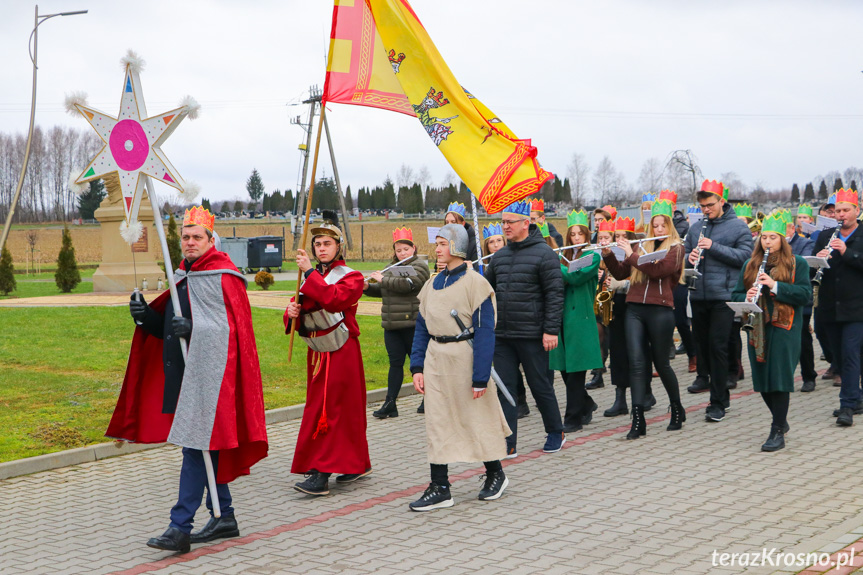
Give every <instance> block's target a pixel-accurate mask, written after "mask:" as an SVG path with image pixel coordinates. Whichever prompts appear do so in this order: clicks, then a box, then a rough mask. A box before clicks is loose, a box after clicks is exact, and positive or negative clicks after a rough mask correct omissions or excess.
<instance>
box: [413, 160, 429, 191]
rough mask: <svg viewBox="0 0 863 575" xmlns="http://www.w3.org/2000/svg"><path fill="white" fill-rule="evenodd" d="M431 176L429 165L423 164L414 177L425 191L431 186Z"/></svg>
mask: <svg viewBox="0 0 863 575" xmlns="http://www.w3.org/2000/svg"><path fill="white" fill-rule="evenodd" d="M431 178H432V177H431V172H430V171H429V168H428V166H426V165H425V164H423V165H422V167H420V169H419V171H418V172H417V173H416V176H415V177H414V182H416V183H417V184H419V185H420V187H421V188H422V189H423V192H425V189H426V188H427V187H429V185H431Z"/></svg>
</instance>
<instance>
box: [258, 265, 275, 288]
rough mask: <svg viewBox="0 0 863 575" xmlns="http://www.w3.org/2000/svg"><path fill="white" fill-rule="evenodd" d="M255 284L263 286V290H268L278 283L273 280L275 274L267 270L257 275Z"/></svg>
mask: <svg viewBox="0 0 863 575" xmlns="http://www.w3.org/2000/svg"><path fill="white" fill-rule="evenodd" d="M255 283H256V284H258V285H259V286H261V289H263V290H268V289H270V286H271V285H273V284H274V283H276V280H275V278H273V274H271V273H270V272H268V271H266V270H261V271H259V272H258V273H257V274H255Z"/></svg>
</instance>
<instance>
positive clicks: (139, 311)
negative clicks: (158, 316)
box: [129, 292, 150, 325]
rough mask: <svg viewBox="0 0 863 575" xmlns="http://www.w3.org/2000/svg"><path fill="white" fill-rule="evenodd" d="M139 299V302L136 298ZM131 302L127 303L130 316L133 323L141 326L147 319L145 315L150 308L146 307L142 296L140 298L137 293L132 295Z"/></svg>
mask: <svg viewBox="0 0 863 575" xmlns="http://www.w3.org/2000/svg"><path fill="white" fill-rule="evenodd" d="M139 297H140V298H141V299H140V300H139V299H137V298H139ZM131 299H132V301H130V302H129V313H130V314H131V315H132V319H134V320H135V323H137V324H138V325H141V323H143V321H144V319H145V318H146V317H147V313H148V312H149V310H150V306H149V305H147V302H146V301H144V296H142V295H141V294H140V293H139V292H135V293H133V294H132V298H131Z"/></svg>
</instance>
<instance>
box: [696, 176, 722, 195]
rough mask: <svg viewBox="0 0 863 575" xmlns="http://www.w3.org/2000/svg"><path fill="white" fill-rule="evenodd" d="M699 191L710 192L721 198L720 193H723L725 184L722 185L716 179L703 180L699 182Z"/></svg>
mask: <svg viewBox="0 0 863 575" xmlns="http://www.w3.org/2000/svg"><path fill="white" fill-rule="evenodd" d="M701 191H702V192H710V193H711V194H716V195H717V196H719V197H720V198H722V197H723V195H722V194H724V193H725V186H723V185H722V182H717V181H716V180H704V182H702V184H701Z"/></svg>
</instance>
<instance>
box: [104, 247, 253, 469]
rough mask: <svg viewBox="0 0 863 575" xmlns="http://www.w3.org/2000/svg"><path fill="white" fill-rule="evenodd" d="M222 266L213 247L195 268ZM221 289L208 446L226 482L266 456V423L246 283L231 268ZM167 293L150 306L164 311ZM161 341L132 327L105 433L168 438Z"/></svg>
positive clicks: (226, 263) (144, 439)
mask: <svg viewBox="0 0 863 575" xmlns="http://www.w3.org/2000/svg"><path fill="white" fill-rule="evenodd" d="M183 266H185V261H183V263H182V264H181V268H183V269H184V267H183ZM220 269H229V270H235V271H236V269H237V268H236V267H234V265H233V264H232V263H231V260H230V258H229V257H228V255H227V254H225V253H224V252H220V251H217V250H215V249H213V248H211V249H210V250H208V251H207V253H205V254H204V255H203V256H201V258H200V259H199V260H197V261H196V262H195V265H194V270H193V271H209V270H220ZM184 281H188V280H184ZM222 293H223V295H224V299H225V312H226V318H227V321H228V324H229V326H230V335H229V343H228V361H227V364H226V367H225V372H224V376H223V379H222V384H221V387H220V389H219V399H218V404H217V407H216V419H215V422H214V425H213V429H212V433H211V436H210V450H212V451H219V466H218V472H217V476H216V481H217V482H218V483H229V482H231V481H233V480H234V479H236V478H237V477H239V476H240V475H248V474H249V468H250V467H251V466H252V465H254V464H255V463H257V462H258V461H260V460H261V459H263V458H264V457H266V456H267V427H266V420H265V415H264V399H263V388H262V384H261V368H260V364H259V363H258V350H257V346H256V345H255V333H254V330H253V328H252V313H251V307H250V306H249V298H248V296H247V295H246V286H245V283H244V282H243V281H242V280H241V279H240V278H238V277H237V276H234V275H232V274H222ZM170 297H171V296H170V291H165V292H164V293H162V294H161V295H160V296H159V297H158V298H156V299H155V300H154V301H153V302H152V303H151V304H150V307H151V308H153V309H154V310H155V311H157V312H159V313H162V312H163V311H164V309H165V306H166V304H167V302H168V300H169V298H170ZM193 329H194V327H193ZM193 336H194V332H193ZM162 344H163V342H162V340H161V339H159V338H157V337H153V336H151V335H150V334H148V333H147V332H145V331H144V330H143V329H141V328H140V327H136V328H135V335H134V337H133V338H132V349H131V351H130V352H129V363H128V365H127V367H126V376H125V378H124V379H123V388H122V390H121V391H120V397H119V399H118V400H117V406H116V408H115V409H114V415H113V416H112V417H111V423H110V424H109V425H108V430H107V432H106V433H105V435H106V436H107V437H112V438H116V439H123V440H126V441H131V442H137V443H163V442H165V441H167V439H168V433H169V432H170V431H171V425H172V424H173V421H174V414H172V413H162V398H163V393H164V388H165V373H164V370H163V367H162Z"/></svg>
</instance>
